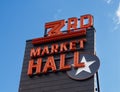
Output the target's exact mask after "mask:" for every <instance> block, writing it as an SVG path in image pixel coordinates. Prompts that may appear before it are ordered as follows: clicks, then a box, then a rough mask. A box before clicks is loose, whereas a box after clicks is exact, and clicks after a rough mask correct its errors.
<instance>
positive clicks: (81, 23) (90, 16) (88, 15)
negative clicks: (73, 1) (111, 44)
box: [80, 14, 93, 28]
mask: <svg viewBox="0 0 120 92" xmlns="http://www.w3.org/2000/svg"><path fill="white" fill-rule="evenodd" d="M85 19H87V20H88V23H87V24H85V23H84V21H85ZM91 26H93V17H92V15H90V14H87V15H84V16H81V17H80V28H89V27H91Z"/></svg>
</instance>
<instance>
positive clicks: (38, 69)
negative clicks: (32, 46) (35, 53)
mask: <svg viewBox="0 0 120 92" xmlns="http://www.w3.org/2000/svg"><path fill="white" fill-rule="evenodd" d="M41 65H42V59H41V58H39V59H37V63H36V64H34V60H30V61H29V65H28V72H27V74H28V75H29V76H31V75H32V74H33V70H34V69H35V73H36V74H40V73H41Z"/></svg>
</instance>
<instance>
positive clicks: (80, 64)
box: [74, 51, 85, 68]
mask: <svg viewBox="0 0 120 92" xmlns="http://www.w3.org/2000/svg"><path fill="white" fill-rule="evenodd" d="M74 67H75V68H79V67H85V64H84V63H79V52H78V51H76V52H74Z"/></svg>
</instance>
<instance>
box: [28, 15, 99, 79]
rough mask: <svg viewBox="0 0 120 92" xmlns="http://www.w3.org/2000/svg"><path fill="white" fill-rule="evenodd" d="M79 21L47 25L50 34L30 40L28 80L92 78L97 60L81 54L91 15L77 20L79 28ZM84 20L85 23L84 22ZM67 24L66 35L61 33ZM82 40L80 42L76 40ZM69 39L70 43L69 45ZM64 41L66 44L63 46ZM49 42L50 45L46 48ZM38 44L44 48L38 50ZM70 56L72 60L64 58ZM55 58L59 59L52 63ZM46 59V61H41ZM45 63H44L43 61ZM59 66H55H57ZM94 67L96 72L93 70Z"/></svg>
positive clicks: (71, 20) (61, 21)
mask: <svg viewBox="0 0 120 92" xmlns="http://www.w3.org/2000/svg"><path fill="white" fill-rule="evenodd" d="M78 20H79V19H78V18H76V17H73V18H68V21H67V22H65V20H59V21H55V22H48V23H46V24H45V29H46V30H49V31H48V32H47V34H46V36H45V37H42V38H37V39H33V40H32V44H33V45H34V48H32V49H31V50H30V60H29V65H28V71H27V74H28V75H29V76H33V75H40V74H46V73H49V72H58V71H59V72H60V71H67V74H68V75H69V76H70V77H71V78H73V79H77V80H82V79H87V78H89V77H91V76H93V75H94V74H95V73H96V72H97V70H98V68H99V65H100V63H99V59H98V58H97V56H95V55H91V54H81V51H82V52H85V51H84V49H85V46H86V43H87V39H86V36H87V31H86V29H89V28H91V27H92V26H93V17H92V15H90V14H88V15H84V16H81V17H80V22H79V23H80V28H77V26H78ZM86 20H87V23H85V21H86ZM65 23H67V31H66V32H63V31H61V29H62V28H63V27H64V26H65ZM76 37H81V38H80V39H75V38H76ZM69 39H73V40H70V41H68V40H69ZM63 40H67V41H64V42H62V41H63ZM50 42H52V44H51V45H49V44H47V43H50ZM40 44H46V45H44V46H42V47H41V46H39V45H40ZM69 53H71V54H72V57H71V59H70V60H67V54H69ZM56 55H58V57H59V58H60V59H59V61H56V60H55V57H56ZM44 58H45V59H44ZM44 60H45V62H44V63H43V61H44ZM57 62H59V63H58V64H56V63H57ZM94 67H95V68H94Z"/></svg>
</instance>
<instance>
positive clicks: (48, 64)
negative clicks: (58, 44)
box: [43, 56, 56, 73]
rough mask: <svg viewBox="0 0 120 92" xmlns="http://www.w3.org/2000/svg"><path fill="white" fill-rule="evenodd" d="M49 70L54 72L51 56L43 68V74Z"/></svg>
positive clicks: (53, 62) (54, 67)
mask: <svg viewBox="0 0 120 92" xmlns="http://www.w3.org/2000/svg"><path fill="white" fill-rule="evenodd" d="M49 69H52V71H53V72H55V71H56V65H55V61H54V57H53V56H50V57H48V59H47V61H46V64H45V66H44V69H43V73H47V71H48V70H49Z"/></svg>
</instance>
